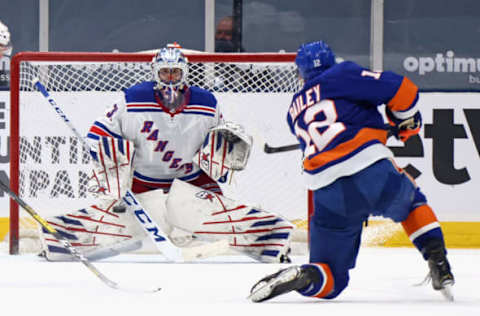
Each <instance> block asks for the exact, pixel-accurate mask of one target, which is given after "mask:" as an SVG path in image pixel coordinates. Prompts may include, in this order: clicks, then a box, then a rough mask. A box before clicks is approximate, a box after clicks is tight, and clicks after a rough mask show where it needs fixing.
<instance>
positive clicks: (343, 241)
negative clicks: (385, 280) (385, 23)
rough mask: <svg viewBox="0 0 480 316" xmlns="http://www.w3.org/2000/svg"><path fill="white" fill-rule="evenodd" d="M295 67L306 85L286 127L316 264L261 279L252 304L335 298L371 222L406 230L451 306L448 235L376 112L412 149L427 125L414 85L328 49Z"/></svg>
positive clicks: (309, 50)
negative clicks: (381, 220)
mask: <svg viewBox="0 0 480 316" xmlns="http://www.w3.org/2000/svg"><path fill="white" fill-rule="evenodd" d="M295 64H296V65H297V68H298V71H299V75H300V79H301V80H303V81H304V85H303V87H302V89H301V90H300V91H299V92H297V93H296V94H295V95H294V96H293V99H292V102H291V103H290V106H289V109H288V114H287V122H288V125H289V127H290V131H291V132H292V133H293V134H294V135H296V137H297V138H298V141H299V143H300V145H301V148H302V150H303V152H304V158H303V170H304V174H305V181H306V182H307V186H308V189H309V191H308V210H309V217H308V218H309V249H310V258H309V263H308V264H304V265H300V266H291V267H289V268H286V269H282V270H280V271H278V272H276V273H274V274H272V275H268V276H266V277H265V278H263V279H261V280H260V281H259V282H257V283H256V284H255V285H254V286H253V288H252V291H251V295H250V299H251V300H252V301H254V302H262V301H265V300H268V299H271V298H273V297H276V296H278V295H281V294H284V293H287V292H290V291H297V292H298V293H300V294H301V295H304V296H310V297H316V298H323V299H333V298H335V297H337V296H338V295H339V294H340V293H341V292H342V291H343V290H344V289H345V288H346V287H347V285H348V282H349V270H350V269H353V268H354V267H355V262H356V259H357V256H358V252H359V248H360V241H361V233H362V226H363V223H364V222H365V221H366V220H367V219H368V217H369V216H370V215H374V216H383V217H385V218H390V219H392V220H393V221H394V222H397V223H401V224H402V226H403V229H404V230H405V232H406V233H407V235H408V236H409V238H410V240H411V241H412V243H413V245H414V246H415V247H416V248H417V249H418V250H419V252H420V253H421V255H422V256H423V258H424V259H425V260H426V261H427V263H428V267H429V269H430V271H429V277H430V279H431V281H432V286H433V289H434V290H437V291H441V292H442V294H444V295H445V297H446V298H447V299H448V300H453V295H452V292H451V286H452V285H453V284H454V278H453V274H452V273H451V271H450V265H449V262H448V260H447V257H446V253H447V251H446V248H445V242H444V238H443V233H442V229H441V227H440V225H439V222H438V220H437V218H436V216H435V213H434V211H433V210H432V208H431V207H430V206H429V205H428V202H427V199H426V197H425V195H424V194H423V192H422V191H421V189H420V188H419V187H418V186H417V184H416V183H415V182H414V181H413V179H412V178H411V177H410V176H409V175H408V174H407V173H406V172H405V171H404V170H402V169H401V168H399V167H398V166H397V165H396V164H395V161H394V159H393V154H392V152H391V151H390V150H389V148H388V147H387V146H386V140H387V127H386V126H385V124H384V120H383V117H382V115H381V114H380V112H379V111H378V107H379V106H380V105H383V104H385V112H386V114H387V117H388V119H389V121H390V125H391V126H390V127H389V128H388V129H389V130H390V131H391V132H392V134H393V135H394V136H395V137H396V138H398V139H400V140H401V141H403V142H405V141H407V139H408V138H409V137H411V136H415V135H417V134H418V133H419V131H420V128H421V126H422V117H421V114H420V112H419V110H420V109H419V102H418V100H419V93H418V87H417V86H416V85H415V84H414V83H413V82H412V81H410V80H409V79H408V78H407V77H404V76H402V75H399V74H396V73H394V72H391V71H383V72H375V71H371V70H369V69H366V68H363V67H361V66H359V65H358V64H356V63H354V62H351V61H344V62H341V63H338V64H337V63H336V61H335V55H334V53H333V51H332V50H331V48H330V47H329V46H328V45H327V44H326V43H325V42H323V41H319V42H312V43H307V44H304V45H301V46H300V48H299V49H298V51H297V56H296V58H295ZM387 126H388V125H387ZM372 264H373V263H372ZM383 268H385V269H389V268H388V267H383ZM390 269H391V268H390ZM391 272H392V274H393V275H395V274H398V271H395V270H392V271H391ZM402 273H405V272H402Z"/></svg>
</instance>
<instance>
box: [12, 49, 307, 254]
mask: <svg viewBox="0 0 480 316" xmlns="http://www.w3.org/2000/svg"><path fill="white" fill-rule="evenodd" d="M152 57H153V54H126V53H106V54H103V53H28V52H24V53H20V54H17V55H16V56H15V57H14V58H13V63H12V70H11V76H12V80H11V82H12V84H11V85H12V88H11V100H12V101H11V126H10V128H11V139H10V141H11V169H10V185H11V188H12V189H13V191H14V192H18V195H19V196H20V197H21V198H22V199H24V200H25V201H26V202H27V203H28V204H29V205H30V206H32V207H33V209H35V210H36V211H37V212H38V213H39V214H40V215H41V216H42V217H44V218H46V217H49V216H52V215H58V214H62V213H66V212H70V211H75V210H78V209H81V208H83V207H85V206H86V205H90V204H93V202H94V201H93V200H92V198H91V197H90V196H89V194H88V193H87V186H86V182H87V175H88V174H89V172H90V168H91V167H90V157H89V154H88V153H87V152H86V151H85V150H84V149H83V148H82V145H81V142H79V140H78V139H77V138H76V137H75V136H74V135H73V133H72V132H71V131H70V130H69V128H68V127H67V126H66V124H65V123H64V122H62V120H61V119H60V118H59V117H58V114H57V113H55V112H54V110H53V109H52V107H51V106H49V104H48V103H47V101H46V100H45V99H44V98H43V97H42V95H41V94H40V93H39V92H38V91H36V89H35V88H34V86H33V81H34V80H35V79H36V78H38V79H39V80H40V82H41V83H42V84H43V85H45V87H46V89H47V90H48V91H49V93H50V94H51V95H52V96H53V97H54V98H55V100H56V102H57V103H58V104H59V105H61V107H62V110H63V112H64V113H65V114H66V116H67V117H68V118H69V119H70V120H71V122H72V124H73V125H74V126H75V127H76V129H77V130H78V131H79V132H80V133H81V134H83V135H86V133H87V131H88V129H89V127H90V125H91V124H92V123H93V121H94V120H95V119H96V118H97V117H99V116H100V115H102V114H103V113H104V110H105V108H106V107H107V106H108V105H110V104H112V103H113V102H114V101H115V100H116V99H118V98H119V97H121V93H122V89H125V88H128V87H130V86H132V85H134V84H137V83H140V82H142V81H145V80H152V73H151V64H150V62H151V60H152ZM187 57H188V60H189V63H190V68H189V75H188V83H189V84H190V85H195V86H199V87H201V88H204V89H207V90H210V91H212V92H213V93H214V94H215V96H216V97H217V99H218V104H219V107H220V109H221V111H222V113H223V115H224V117H225V118H226V119H227V120H229V121H234V122H237V123H240V124H242V125H244V126H245V127H246V129H247V130H248V131H249V132H250V133H251V134H252V135H253V136H254V144H255V146H254V149H253V152H252V156H251V159H250V163H249V166H248V167H247V169H246V170H245V171H242V172H239V173H237V174H235V176H234V179H233V183H232V184H231V185H226V186H225V187H224V192H225V195H227V196H229V197H232V198H236V199H238V200H241V201H242V202H244V203H250V204H253V205H256V206H261V207H263V208H264V209H266V210H269V211H273V212H276V213H280V214H282V215H283V216H284V217H286V218H288V219H291V220H300V221H299V222H300V225H302V220H303V219H305V218H306V214H307V213H306V196H305V192H304V190H303V187H302V185H301V182H300V169H299V160H298V159H299V157H297V156H298V155H301V154H300V153H299V152H295V153H287V154H281V155H277V157H271V156H272V155H270V157H268V155H265V154H264V152H263V144H264V142H265V140H268V141H269V142H270V143H273V144H277V145H281V144H284V143H287V142H294V141H295V139H294V138H293V137H292V136H291V135H289V133H288V131H287V126H286V123H285V116H286V109H287V106H288V104H289V102H290V99H291V97H292V95H293V93H294V92H296V91H297V90H298V89H299V82H298V79H297V75H296V68H295V66H294V64H293V60H294V57H295V55H294V54H287V53H279V54H205V53H201V54H188V53H187ZM286 166H289V167H286ZM297 182H298V183H297ZM303 224H305V223H303ZM37 236H38V235H37V229H36V225H35V224H34V223H33V221H32V220H29V218H28V214H26V213H23V211H19V207H18V205H17V204H16V203H15V202H11V203H10V234H9V247H10V253H12V254H14V253H18V252H33V251H37V250H38V249H37V246H36V243H35V242H34V240H35V239H36V238H37Z"/></svg>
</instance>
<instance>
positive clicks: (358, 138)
mask: <svg viewBox="0 0 480 316" xmlns="http://www.w3.org/2000/svg"><path fill="white" fill-rule="evenodd" d="M375 139H376V140H379V141H380V142H382V143H383V144H385V143H386V141H387V131H386V130H382V129H375V128H368V127H367V128H362V129H361V130H360V131H359V132H358V133H357V135H355V137H354V138H352V139H351V140H349V141H346V142H344V143H341V144H339V145H338V146H337V147H335V148H332V149H330V150H328V151H326V152H323V153H320V154H318V155H316V156H315V157H313V158H311V159H308V158H307V159H305V161H304V162H303V167H304V168H305V170H315V169H317V168H319V167H321V166H323V165H325V164H327V163H329V162H331V161H333V160H337V159H339V158H342V157H343V156H345V155H348V154H350V153H351V152H353V151H354V150H356V149H357V148H358V147H360V146H362V145H363V144H365V143H366V142H369V141H371V140H375Z"/></svg>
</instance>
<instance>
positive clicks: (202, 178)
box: [132, 171, 222, 194]
mask: <svg viewBox="0 0 480 316" xmlns="http://www.w3.org/2000/svg"><path fill="white" fill-rule="evenodd" d="M180 180H182V178H180ZM184 181H186V182H188V183H190V184H192V185H194V186H197V187H199V188H202V189H205V190H209V191H212V192H215V193H218V194H222V189H221V188H220V186H219V185H218V183H217V182H216V181H215V180H213V179H212V178H210V177H209V176H208V175H207V174H206V173H205V172H203V171H199V175H198V176H196V177H194V178H193V179H191V180H184ZM172 183H173V179H172V180H171V181H169V182H164V183H154V182H151V183H148V184H147V183H145V182H141V181H139V180H137V179H136V178H134V179H133V183H132V192H133V193H144V192H148V191H151V190H156V189H163V191H164V192H165V193H167V192H168V191H169V190H170V187H171V186H172Z"/></svg>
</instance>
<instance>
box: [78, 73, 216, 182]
mask: <svg viewBox="0 0 480 316" xmlns="http://www.w3.org/2000/svg"><path fill="white" fill-rule="evenodd" d="M154 86H155V82H153V81H149V82H143V83H140V84H138V85H135V86H133V87H131V88H128V89H126V90H125V91H124V97H123V98H121V99H120V100H118V101H117V102H116V103H115V104H113V105H111V106H110V107H109V108H108V109H107V110H106V112H105V114H104V115H103V116H102V117H100V118H98V119H97V120H96V121H95V122H94V123H93V126H92V127H91V128H90V131H89V133H88V135H87V138H88V139H89V140H90V141H96V140H98V139H99V137H100V136H110V137H117V138H125V139H128V140H130V141H132V142H133V143H134V145H135V158H134V160H133V168H134V174H133V177H134V181H135V182H137V183H140V184H143V185H145V186H148V187H157V188H166V187H169V186H170V184H171V183H172V181H173V179H175V178H179V179H181V180H184V181H192V180H195V179H196V178H197V177H199V175H200V174H201V171H200V169H199V167H198V165H196V164H193V162H192V158H193V156H194V155H195V153H196V152H197V151H198V150H199V148H200V146H201V144H202V143H203V141H204V139H205V137H206V135H207V134H208V132H209V130H210V129H211V128H213V127H215V126H217V125H218V124H220V123H221V122H223V121H222V117H221V114H220V111H219V109H218V108H217V100H216V98H215V97H214V95H213V94H212V93H210V92H209V91H207V90H204V89H201V88H198V87H189V88H187V90H186V91H185V94H184V96H185V98H184V102H183V104H182V105H181V106H180V107H179V108H178V109H177V110H175V111H174V112H171V111H170V110H169V109H168V108H167V107H165V106H164V105H163V103H162V101H161V100H160V98H159V95H158V93H156V90H155V89H154Z"/></svg>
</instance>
